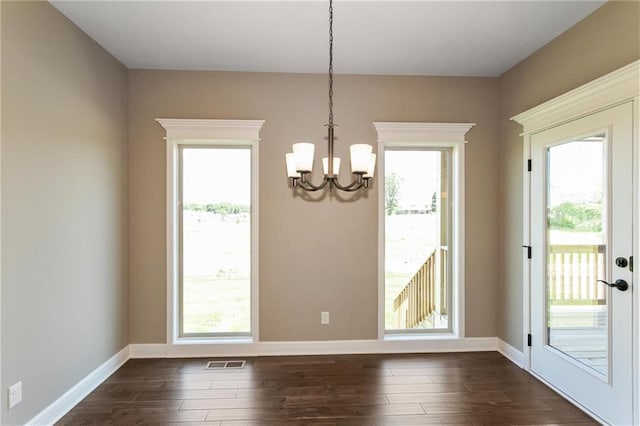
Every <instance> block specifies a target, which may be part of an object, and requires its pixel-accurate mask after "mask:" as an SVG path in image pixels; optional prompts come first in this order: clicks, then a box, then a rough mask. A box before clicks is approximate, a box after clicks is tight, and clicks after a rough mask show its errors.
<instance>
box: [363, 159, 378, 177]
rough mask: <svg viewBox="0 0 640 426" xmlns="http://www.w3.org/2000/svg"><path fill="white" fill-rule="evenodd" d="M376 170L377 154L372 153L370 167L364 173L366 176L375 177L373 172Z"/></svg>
mask: <svg viewBox="0 0 640 426" xmlns="http://www.w3.org/2000/svg"><path fill="white" fill-rule="evenodd" d="M375 171H376V155H375V154H371V160H370V161H369V169H368V170H367V173H365V174H364V177H365V178H369V179H373V174H374V172H375Z"/></svg>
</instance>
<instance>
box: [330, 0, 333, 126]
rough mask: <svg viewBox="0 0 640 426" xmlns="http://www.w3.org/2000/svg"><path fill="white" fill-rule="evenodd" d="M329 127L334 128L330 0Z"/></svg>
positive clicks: (331, 8)
mask: <svg viewBox="0 0 640 426" xmlns="http://www.w3.org/2000/svg"><path fill="white" fill-rule="evenodd" d="M329 126H330V127H333V1H332V0H329Z"/></svg>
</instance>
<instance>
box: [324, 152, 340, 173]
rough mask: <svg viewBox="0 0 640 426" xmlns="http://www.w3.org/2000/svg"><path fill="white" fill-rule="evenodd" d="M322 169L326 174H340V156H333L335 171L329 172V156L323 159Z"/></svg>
mask: <svg viewBox="0 0 640 426" xmlns="http://www.w3.org/2000/svg"><path fill="white" fill-rule="evenodd" d="M322 171H323V172H324V174H325V176H338V174H339V173H340V157H333V173H329V157H324V158H323V159H322Z"/></svg>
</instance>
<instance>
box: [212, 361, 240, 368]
mask: <svg viewBox="0 0 640 426" xmlns="http://www.w3.org/2000/svg"><path fill="white" fill-rule="evenodd" d="M245 362H246V361H209V362H208V363H207V367H206V369H207V370H222V369H229V368H234V369H237V368H244V364H245Z"/></svg>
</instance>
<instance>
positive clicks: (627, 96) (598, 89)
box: [511, 60, 640, 136]
mask: <svg viewBox="0 0 640 426" xmlns="http://www.w3.org/2000/svg"><path fill="white" fill-rule="evenodd" d="M639 92H640V60H637V61H634V62H632V63H630V64H629V65H625V66H623V67H622V68H619V69H617V70H615V71H613V72H610V73H609V74H605V75H604V76H602V77H600V78H597V79H595V80H593V81H591V82H589V83H587V84H584V85H582V86H580V87H578V88H576V89H573V90H571V91H569V92H566V93H564V94H562V95H560V96H558V97H556V98H553V99H551V100H549V101H547V102H544V103H542V104H540V105H538V106H536V107H533V108H531V109H528V110H527V111H524V112H522V113H520V114H518V115H515V116H513V117H511V120H513V121H515V122H517V123H519V124H521V125H522V127H523V129H524V131H523V132H522V133H521V135H520V136H524V135H528V134H532V133H537V132H540V131H543V130H546V129H548V128H550V127H554V126H557V125H558V124H561V123H564V122H567V121H570V120H573V119H576V118H579V117H581V116H584V115H587V114H590V113H593V112H595V111H597V110H599V109H602V108H608V107H610V106H613V105H615V104H619V103H623V102H626V101H629V100H631V99H633V98H634V97H636V96H638V94H639Z"/></svg>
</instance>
